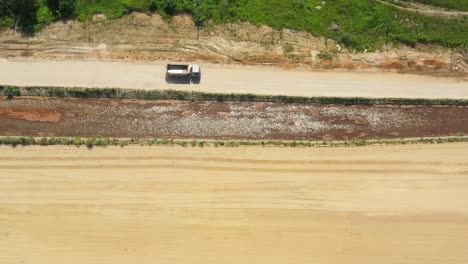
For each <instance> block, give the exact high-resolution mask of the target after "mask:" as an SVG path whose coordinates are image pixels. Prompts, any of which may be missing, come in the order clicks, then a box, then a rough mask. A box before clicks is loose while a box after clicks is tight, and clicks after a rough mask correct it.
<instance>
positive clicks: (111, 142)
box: [0, 136, 468, 149]
mask: <svg viewBox="0 0 468 264" xmlns="http://www.w3.org/2000/svg"><path fill="white" fill-rule="evenodd" d="M456 142H468V137H466V136H457V137H438V138H434V137H428V138H410V139H357V140H345V141H314V140H312V141H279V140H262V141H256V140H183V139H147V138H131V139H125V138H100V137H98V138H81V137H75V138H72V137H41V138H37V137H0V145H7V146H12V147H17V146H32V145H38V146H49V145H66V146H76V147H81V146H85V147H86V148H88V149H92V148H93V147H95V146H103V147H106V146H120V147H125V146H128V145H140V146H180V147H188V146H191V147H194V148H195V147H200V148H202V147H205V146H207V147H241V146H261V147H291V148H294V147H325V146H327V147H352V146H355V147H360V146H371V145H400V144H401V145H405V144H441V143H456Z"/></svg>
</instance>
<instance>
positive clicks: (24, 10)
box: [0, 0, 36, 32]
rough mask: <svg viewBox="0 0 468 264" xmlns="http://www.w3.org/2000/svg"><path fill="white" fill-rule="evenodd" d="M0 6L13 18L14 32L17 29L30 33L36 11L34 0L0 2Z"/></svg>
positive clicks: (4, 0) (3, 0)
mask: <svg viewBox="0 0 468 264" xmlns="http://www.w3.org/2000/svg"><path fill="white" fill-rule="evenodd" d="M0 5H1V6H2V7H3V8H4V9H6V10H7V12H8V13H9V14H10V15H11V16H12V17H13V18H14V29H15V32H16V31H17V30H18V28H19V27H21V29H22V31H26V32H27V31H32V29H33V28H32V27H33V25H34V22H35V9H36V6H35V1H34V0H0Z"/></svg>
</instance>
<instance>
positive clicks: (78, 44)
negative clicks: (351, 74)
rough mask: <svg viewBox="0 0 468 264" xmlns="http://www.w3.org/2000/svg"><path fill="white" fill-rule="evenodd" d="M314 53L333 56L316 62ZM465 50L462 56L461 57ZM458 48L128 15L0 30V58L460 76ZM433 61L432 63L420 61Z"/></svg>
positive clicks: (466, 68)
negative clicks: (371, 43)
mask: <svg viewBox="0 0 468 264" xmlns="http://www.w3.org/2000/svg"><path fill="white" fill-rule="evenodd" d="M320 52H328V53H331V54H334V56H333V59H332V60H329V59H326V60H322V59H319V58H318V57H317V55H318V54H319V53H320ZM464 56H465V57H464ZM466 56H467V55H466V52H456V51H453V50H450V49H446V48H441V47H433V46H425V45H418V46H417V47H415V48H409V47H406V46H401V47H397V48H395V47H383V48H382V49H381V50H378V51H376V52H364V53H358V54H356V53H354V52H350V51H348V50H346V49H345V48H344V47H341V46H340V45H338V44H337V43H335V42H334V41H332V40H325V39H324V38H317V37H314V36H312V35H311V34H310V33H307V32H299V31H294V30H289V29H284V30H275V29H272V28H270V27H267V26H261V27H257V26H254V25H251V24H249V23H238V24H227V25H220V26H207V27H204V28H202V30H201V32H200V37H199V39H197V30H196V27H195V25H194V24H193V21H192V19H191V17H189V16H187V15H182V16H176V17H174V18H173V19H172V20H171V21H164V20H163V19H162V18H161V17H160V16H159V15H157V14H155V15H151V16H148V15H146V14H142V13H133V14H130V15H128V16H125V17H123V18H121V19H117V20H105V19H98V20H94V21H89V22H85V23H82V22H77V21H65V22H57V23H53V24H51V25H50V26H48V27H46V28H45V29H44V30H43V31H41V32H38V33H37V34H36V35H35V36H34V37H33V38H24V37H22V36H21V35H20V34H13V33H12V32H0V57H35V58H45V59H100V60H126V61H156V60H161V59H162V60H171V61H193V60H196V61H209V62H213V63H228V64H243V65H245V64H267V65H276V66H280V67H283V68H292V67H299V68H306V69H347V70H370V69H372V70H381V71H398V72H417V73H429V74H438V73H443V74H447V73H450V74H456V75H463V76H466V72H468V64H467V63H468V60H467V59H466ZM426 60H434V61H435V62H436V63H435V64H427V63H425V61H426Z"/></svg>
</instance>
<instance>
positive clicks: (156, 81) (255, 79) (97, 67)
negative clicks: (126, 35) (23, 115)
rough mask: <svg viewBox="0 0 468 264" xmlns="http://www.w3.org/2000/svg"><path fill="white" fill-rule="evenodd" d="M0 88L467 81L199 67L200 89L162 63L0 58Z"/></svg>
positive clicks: (459, 91)
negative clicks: (176, 78) (172, 77)
mask: <svg viewBox="0 0 468 264" xmlns="http://www.w3.org/2000/svg"><path fill="white" fill-rule="evenodd" d="M0 83H1V84H10V85H39V86H48V85H51V86H73V87H76V86H78V87H119V88H141V89H166V88H170V89H180V90H197V91H207V92H223V93H231V92H233V93H259V94H282V95H302V96H364V97H404V98H465V99H466V98H468V82H466V81H465V80H463V79H452V78H441V77H438V78H436V77H429V76H421V75H410V74H408V75H401V74H395V73H364V72H360V73H351V72H312V71H299V70H282V69H279V68H272V67H265V66H263V67H262V66H239V65H218V64H202V81H201V84H198V85H186V84H168V83H166V81H165V63H164V62H156V63H135V62H132V63H130V62H128V63H125V62H103V61H39V60H8V59H0Z"/></svg>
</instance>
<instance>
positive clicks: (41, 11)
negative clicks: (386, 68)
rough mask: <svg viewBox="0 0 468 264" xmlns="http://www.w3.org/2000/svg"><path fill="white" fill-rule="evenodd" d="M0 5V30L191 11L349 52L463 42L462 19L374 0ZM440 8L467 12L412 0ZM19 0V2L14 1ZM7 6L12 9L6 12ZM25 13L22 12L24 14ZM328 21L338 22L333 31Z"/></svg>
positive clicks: (453, 1) (42, 0)
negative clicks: (305, 36)
mask: <svg viewBox="0 0 468 264" xmlns="http://www.w3.org/2000/svg"><path fill="white" fill-rule="evenodd" d="M5 1H7V3H11V4H10V8H6V7H5V6H4V5H0V28H2V27H7V26H10V27H13V26H14V21H15V19H17V18H21V21H20V25H19V26H20V29H22V30H23V31H26V30H31V29H33V30H35V31H37V30H40V29H42V28H43V27H44V26H45V25H47V24H48V23H50V22H52V21H57V20H60V19H67V18H76V19H78V20H81V21H84V20H89V19H91V18H92V17H93V15H94V14H104V15H105V16H106V17H107V18H108V19H116V18H119V17H122V16H123V15H125V14H128V13H130V12H133V11H140V12H145V13H155V12H156V13H159V14H161V16H162V17H163V18H166V19H170V18H171V17H172V16H174V15H176V14H180V13H188V14H191V15H192V17H193V20H194V22H195V24H196V25H197V26H203V25H204V24H206V23H207V22H208V21H212V22H213V23H215V24H223V23H227V22H237V21H249V22H251V23H253V24H255V25H258V26H260V25H268V26H271V27H273V28H276V29H283V28H290V29H294V30H302V31H308V32H310V33H312V34H313V35H315V36H325V37H327V38H329V39H334V40H336V41H338V42H340V43H343V44H344V45H346V46H347V47H348V48H350V49H354V50H364V49H368V50H375V49H377V48H379V47H381V46H382V45H383V44H385V43H388V44H390V43H398V42H404V43H408V44H415V43H417V42H423V43H435V44H439V45H444V46H449V47H466V46H467V45H468V38H466V32H468V22H467V19H466V18H460V17H459V18H441V17H433V16H425V15H421V14H417V13H413V12H405V11H403V10H399V9H396V8H394V7H392V6H388V5H384V4H381V3H378V2H377V1H375V0H339V1H338V0H329V1H326V4H323V2H322V1H321V0H288V1H286V0H229V1H227V0H197V1H196V3H197V4H196V5H194V1H193V0H61V1H56V0H55V1H53V0H24V1H23V2H24V3H26V2H27V3H30V2H33V4H29V5H25V4H23V5H21V3H22V2H19V1H13V0H5ZM418 1H419V2H423V3H428V4H432V5H437V6H442V7H446V8H455V9H460V10H467V5H468V1H466V0H418ZM18 3H20V4H18ZM317 7H320V8H317ZM10 10H13V12H11V11H10ZM26 14H27V16H26ZM332 23H336V24H337V25H339V26H340V29H339V30H337V31H333V30H330V29H329V26H330V25H331V24H332Z"/></svg>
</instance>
